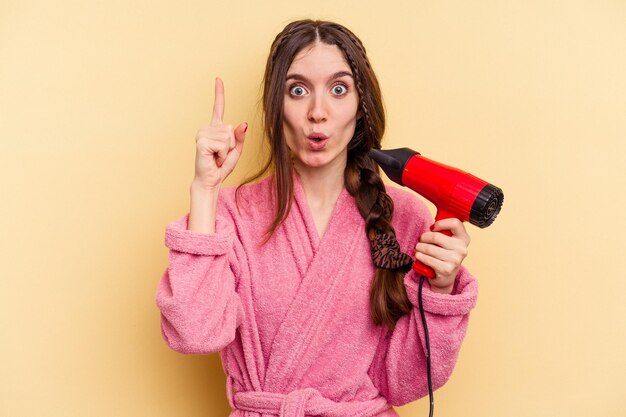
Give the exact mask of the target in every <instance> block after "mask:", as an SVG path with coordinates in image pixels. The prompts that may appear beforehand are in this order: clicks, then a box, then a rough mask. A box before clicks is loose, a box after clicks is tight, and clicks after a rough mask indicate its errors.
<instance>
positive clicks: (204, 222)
mask: <svg viewBox="0 0 626 417" xmlns="http://www.w3.org/2000/svg"><path fill="white" fill-rule="evenodd" d="M189 194H190V200H191V204H190V205H191V207H190V210H189V221H188V224H187V230H190V231H193V232H198V233H215V219H216V213H217V198H218V195H219V187H216V188H210V189H207V188H205V187H203V186H202V185H201V184H199V183H197V182H196V181H194V182H192V184H191V187H190V189H189Z"/></svg>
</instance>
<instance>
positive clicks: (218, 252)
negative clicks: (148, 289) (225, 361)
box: [156, 211, 244, 353]
mask: <svg viewBox="0 0 626 417" xmlns="http://www.w3.org/2000/svg"><path fill="white" fill-rule="evenodd" d="M188 219H189V215H185V216H184V217H182V218H181V219H179V220H177V221H175V222H172V223H170V224H168V225H167V228H166V231H165V245H166V246H167V247H168V248H169V250H170V253H169V261H168V266H167V269H166V271H165V273H164V274H163V277H162V278H161V282H160V283H159V287H158V289H157V300H156V301H157V306H158V307H159V309H160V310H161V332H162V334H163V338H164V339H165V340H166V341H167V344H168V345H169V346H170V347H171V348H172V349H173V350H175V351H177V352H181V353H210V352H215V351H218V350H221V349H222V348H224V347H225V346H227V345H228V344H229V343H230V342H232V341H233V340H234V338H235V331H236V329H237V327H238V326H239V324H240V323H241V322H242V320H243V314H244V313H243V307H242V304H241V300H240V298H239V295H238V294H237V292H236V282H237V278H238V275H239V274H238V271H239V270H240V268H239V267H238V266H239V262H240V261H241V260H240V259H238V256H237V255H236V254H237V253H239V254H241V253H242V251H237V249H236V246H237V239H236V238H235V232H234V226H233V223H232V221H230V219H228V218H227V217H225V216H223V215H220V213H219V211H218V217H217V221H216V232H215V233H214V234H204V233H196V232H192V231H189V230H187V222H188ZM240 256H241V255H240Z"/></svg>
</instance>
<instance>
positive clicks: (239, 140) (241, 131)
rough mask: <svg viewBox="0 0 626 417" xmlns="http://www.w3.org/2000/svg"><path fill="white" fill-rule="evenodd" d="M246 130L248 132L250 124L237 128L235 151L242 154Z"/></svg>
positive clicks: (243, 124)
mask: <svg viewBox="0 0 626 417" xmlns="http://www.w3.org/2000/svg"><path fill="white" fill-rule="evenodd" d="M246 130H248V123H246V122H243V123H241V124H240V125H239V126H237V127H236V128H235V132H234V133H235V149H237V151H238V152H239V153H240V154H241V150H242V149H243V142H244V140H245V138H246Z"/></svg>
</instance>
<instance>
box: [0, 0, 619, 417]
mask: <svg viewBox="0 0 626 417" xmlns="http://www.w3.org/2000/svg"><path fill="white" fill-rule="evenodd" d="M85 3H91V4H85ZM302 17H313V18H326V19H331V20H336V21H338V22H340V23H343V24H345V25H347V26H348V27H350V28H351V29H353V30H354V32H356V33H357V34H358V35H359V36H360V37H361V39H362V40H363V42H364V43H365V45H366V47H367V49H368V52H369V55H370V58H371V61H372V63H373V66H374V69H375V70H376V72H377V74H378V77H379V79H380V82H381V85H382V88H383V93H384V97H385V104H386V108H387V111H388V121H389V126H388V131H387V135H386V138H385V142H384V144H385V146H386V147H400V146H410V147H412V148H414V149H417V150H419V151H420V152H422V154H424V155H425V156H428V157H430V158H433V159H435V160H439V161H442V162H445V163H447V164H450V165H453V166H457V167H460V168H462V169H464V170H467V171H469V172H471V173H473V174H475V175H477V176H479V177H482V178H484V179H486V180H487V181H490V182H493V183H494V184H496V185H497V186H499V187H501V188H502V189H503V190H504V191H505V202H504V207H503V210H502V212H501V214H500V216H499V218H498V220H497V221H496V222H495V223H494V225H493V226H492V227H490V228H488V229H485V230H479V229H477V228H475V227H473V226H468V230H469V231H470V233H471V235H472V237H473V242H472V245H471V247H470V256H469V257H468V258H467V260H466V264H467V265H468V266H469V267H470V268H471V270H472V271H473V272H474V274H475V275H476V276H477V277H478V278H479V280H480V285H481V287H480V297H479V301H478V306H477V307H476V309H475V310H474V311H473V313H472V319H471V322H470V328H469V333H468V336H467V339H466V341H465V344H464V346H463V349H462V351H461V354H460V358H459V363H458V366H457V368H456V370H455V372H454V374H453V376H452V378H451V380H450V381H449V383H448V384H447V385H446V386H445V387H443V388H442V389H441V390H439V391H438V392H436V394H435V407H436V413H435V415H436V416H439V417H444V416H464V417H470V416H494V417H502V416H507V417H516V416H520V417H521V416H524V417H527V416H535V417H536V416H567V417H572V416H591V415H593V416H607V417H623V416H624V415H626V390H625V387H626V359H625V358H626V354H625V352H626V335H625V330H626V326H625V324H626V323H625V318H624V317H625V316H626V296H625V294H626V285H625V283H624V275H625V274H624V265H623V264H624V258H625V257H626V250H625V249H624V239H625V236H626V226H625V221H624V212H625V209H626V207H625V206H626V197H625V191H624V190H626V181H625V180H624V179H625V173H626V169H625V167H626V145H625V143H626V2H624V1H618V0H615V1H603V0H588V1H583V0H576V1H543V0H542V1H539V0H536V1H496V0H491V1H462V0H459V1H435V2H434V1H421V0H420V1H414V0H412V1H402V2H379V1H376V2H374V1H371V2H363V1H348V2H340V1H337V0H330V1H327V0H321V1H318V2H314V3H311V2H295V1H268V2H240V1H231V2H226V1H224V2H209V1H202V2H193V3H185V2H174V1H171V2H166V1H148V0H144V1H127V0H124V1H122V0H115V1H107V2H82V1H68V0H65V1H56V2H51V1H50V2H43V1H42V2H35V1H8V2H7V1H4V2H1V3H0V139H1V147H0V178H1V180H0V187H1V189H0V191H1V198H2V204H1V205H0V244H1V246H0V254H1V256H2V258H1V266H2V269H1V271H0V275H1V278H0V320H1V322H0V332H1V341H0V363H1V364H2V365H1V367H0V415H2V416H40V415H46V416H226V415H227V413H228V410H229V407H228V404H227V402H226V396H225V386H224V382H225V379H224V376H223V373H222V370H221V365H220V362H219V358H218V356H217V355H211V356H208V357H206V356H204V357H202V356H184V355H180V354H177V353H174V352H172V351H170V350H169V349H168V348H167V346H166V344H165V342H164V341H163V340H162V339H161V335H160V331H159V313H158V311H157V309H156V307H155V304H154V293H155V289H156V286H157V283H158V281H159V279H160V277H161V274H162V272H163V270H164V269H165V266H166V262H167V251H166V248H165V246H164V244H163V232H164V228H165V225H166V223H167V222H169V221H171V220H173V219H175V218H178V217H179V216H181V215H182V214H184V213H185V212H186V211H187V210H188V205H189V195H188V187H189V184H190V182H191V179H192V175H193V158H194V153H195V147H194V138H195V133H196V131H197V129H198V128H199V127H200V126H201V125H202V124H204V123H207V122H208V121H209V120H210V114H211V109H212V103H213V80H214V78H215V77H216V76H218V75H219V76H221V77H223V79H224V82H225V85H226V115H225V119H226V121H227V122H229V123H232V124H236V123H239V122H241V121H244V120H245V121H248V122H249V123H250V129H249V130H248V133H249V134H248V137H247V144H246V147H245V149H244V156H243V159H242V161H241V163H240V165H239V166H238V168H237V170H236V171H235V173H234V174H233V175H232V178H229V184H235V183H237V182H238V181H239V180H240V179H241V178H242V177H243V176H245V175H246V174H248V173H249V172H251V171H253V170H254V169H255V168H256V167H257V159H258V154H259V151H260V150H261V145H260V141H261V129H260V123H259V113H258V106H257V104H258V99H259V97H260V95H259V92H260V82H261V77H262V71H263V68H264V62H265V58H266V56H267V53H268V50H269V46H270V43H271V41H272V39H273V38H274V36H275V35H276V33H278V32H279V31H280V29H281V28H282V27H283V26H284V25H285V24H286V23H287V22H289V21H290V20H293V19H296V18H302ZM427 410H428V409H427V400H424V399H422V400H420V401H418V402H415V403H413V404H411V405H408V406H405V407H401V408H400V409H399V412H400V414H401V415H402V416H426V415H427Z"/></svg>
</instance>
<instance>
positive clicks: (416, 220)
mask: <svg viewBox="0 0 626 417" xmlns="http://www.w3.org/2000/svg"><path fill="white" fill-rule="evenodd" d="M294 181H295V183H294V203H293V206H292V209H291V211H290V213H289V215H288V217H287V219H286V220H285V222H284V223H283V224H282V225H281V226H280V227H279V228H278V229H277V230H276V232H275V233H274V234H273V235H272V237H271V238H270V240H269V241H268V242H267V243H266V244H265V245H262V244H261V242H262V239H263V237H264V233H265V231H266V230H267V227H268V225H269V224H270V223H271V221H272V219H273V215H274V200H273V198H272V182H271V180H270V179H265V180H263V181H261V182H259V183H256V184H251V185H247V186H244V187H243V188H242V189H241V190H240V199H239V206H237V204H236V202H235V189H234V188H225V189H223V190H222V191H221V192H220V197H219V203H218V213H217V221H216V232H215V233H214V234H203V233H195V232H191V231H189V230H187V221H188V215H185V216H183V217H182V218H180V219H178V220H177V221H174V222H172V223H170V224H169V225H168V226H167V228H166V233H165V244H166V246H167V247H168V248H169V249H170V253H169V263H168V266H167V270H166V271H165V273H164V274H163V277H162V279H161V282H160V284H159V287H158V290H157V305H158V307H159V309H160V311H161V329H162V334H163V337H164V339H165V340H166V341H167V343H168V345H169V346H170V347H171V348H172V349H174V350H176V351H178V352H182V353H195V354H206V353H211V352H217V351H219V352H220V356H221V359H222V364H223V367H224V371H225V373H226V376H227V395H228V399H229V402H230V405H231V407H232V408H233V412H232V413H231V417H234V416H245V417H270V416H280V417H302V416H308V415H311V416H312V415H315V416H325V417H339V416H360V417H371V416H377V417H383V416H385V417H386V416H397V414H396V413H395V411H393V409H392V408H390V406H391V405H403V404H406V403H408V402H410V401H414V400H416V399H417V398H420V397H422V396H424V395H427V393H428V386H427V375H426V357H425V345H424V333H423V328H422V324H421V319H420V316H419V310H418V308H417V305H418V303H417V292H418V286H419V277H418V276H417V275H416V274H415V273H414V272H413V271H410V272H409V273H408V274H407V275H406V277H405V281H404V282H405V288H406V290H407V293H408V296H409V299H410V300H411V302H412V303H413V305H414V306H415V307H414V308H413V311H412V312H411V313H409V314H407V315H406V316H404V317H402V318H401V319H400V320H399V321H398V323H397V325H396V327H395V329H394V330H393V331H389V330H388V329H387V328H386V327H384V326H376V325H374V324H373V322H372V319H371V316H370V310H369V292H370V285H371V281H372V278H373V276H374V265H373V263H372V258H371V253H370V243H369V240H368V239H367V236H366V234H365V224H364V220H363V218H362V217H361V215H360V214H359V212H358V209H357V207H356V205H355V201H354V198H353V197H352V196H350V194H349V193H348V192H347V191H346V190H345V189H344V190H343V191H342V193H341V195H340V196H339V198H338V200H337V203H336V206H335V208H334V211H333V214H332V217H331V220H330V222H329V224H328V227H327V229H326V232H325V233H324V236H323V237H320V236H319V235H318V232H317V229H316V227H315V224H314V221H313V217H312V215H311V212H310V210H309V207H308V205H307V201H306V196H305V195H304V190H303V189H302V186H301V184H300V182H299V180H298V178H297V177H294ZM387 192H388V194H389V195H390V196H391V198H392V199H393V201H394V206H395V209H394V214H393V219H392V224H393V226H394V228H395V230H396V234H397V238H398V242H399V244H400V247H401V249H402V251H404V252H405V253H412V251H413V249H414V247H415V245H416V243H417V242H418V239H419V237H420V235H421V234H422V233H423V232H424V231H426V230H427V229H428V227H429V226H430V224H432V222H433V220H432V217H431V215H430V213H429V212H428V210H427V208H426V206H425V205H424V204H423V203H422V202H421V201H420V200H418V199H417V198H416V197H415V196H414V195H413V194H409V193H408V192H406V191H404V190H399V189H396V188H387ZM477 292H478V284H477V282H476V280H475V279H474V278H473V277H472V276H471V274H470V273H469V272H468V271H467V270H466V269H465V268H464V267H462V268H461V270H460V272H459V274H458V276H457V280H456V284H455V289H454V293H453V294H439V293H435V292H433V291H431V290H430V286H429V284H428V283H425V284H424V290H423V304H424V309H425V311H426V318H427V322H428V327H429V332H430V343H431V360H432V376H433V384H434V388H435V389H436V388H438V387H440V386H441V385H443V384H444V383H445V382H446V381H447V380H448V378H449V377H450V374H451V373H452V370H453V368H454V365H455V363H456V360H457V357H458V354H459V350H460V347H461V343H462V341H463V339H464V337H465V334H466V331H467V325H468V319H469V313H470V310H471V309H472V308H473V307H474V305H475V303H476V297H477Z"/></svg>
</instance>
